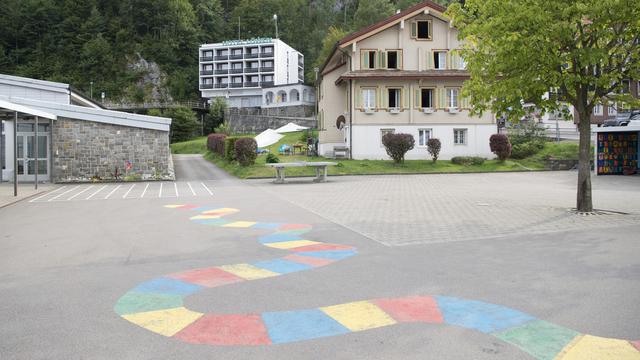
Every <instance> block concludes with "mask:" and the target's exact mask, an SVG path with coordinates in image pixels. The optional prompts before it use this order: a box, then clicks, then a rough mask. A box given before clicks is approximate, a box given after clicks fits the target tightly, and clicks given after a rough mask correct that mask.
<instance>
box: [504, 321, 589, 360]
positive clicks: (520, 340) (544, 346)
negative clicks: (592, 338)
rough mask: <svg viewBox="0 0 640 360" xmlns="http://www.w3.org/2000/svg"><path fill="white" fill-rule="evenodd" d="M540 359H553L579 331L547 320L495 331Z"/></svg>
mask: <svg viewBox="0 0 640 360" xmlns="http://www.w3.org/2000/svg"><path fill="white" fill-rule="evenodd" d="M493 335H495V336H496V337H497V338H499V339H502V340H504V341H506V342H508V343H511V344H513V345H515V346H517V347H519V348H520V349H522V350H523V351H525V352H527V353H529V354H531V355H533V357H534V358H536V359H539V360H553V359H555V357H556V355H558V353H559V352H560V351H562V349H564V347H565V346H566V345H567V344H568V343H569V342H571V340H573V339H574V338H575V337H576V336H578V335H580V334H579V333H578V332H576V331H573V330H571V329H567V328H565V327H562V326H558V325H555V324H552V323H549V322H546V321H542V320H535V321H531V322H528V323H526V324H524V325H521V326H518V327H515V328H511V329H508V330H505V331H502V332H499V333H494V334H493Z"/></svg>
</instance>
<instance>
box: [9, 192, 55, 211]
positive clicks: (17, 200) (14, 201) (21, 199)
mask: <svg viewBox="0 0 640 360" xmlns="http://www.w3.org/2000/svg"><path fill="white" fill-rule="evenodd" d="M51 190H54V189H49V190H42V191H38V192H37V193H35V194H31V195H29V196H27V197H23V198H19V199H16V200H13V201H10V202H8V203H6V204H3V205H0V209H4V208H6V207H9V206H11V205H13V204H17V203H19V202H21V201H24V200H29V199H31V198H33V197H36V196H38V195H40V194H44V193H46V192H48V191H51Z"/></svg>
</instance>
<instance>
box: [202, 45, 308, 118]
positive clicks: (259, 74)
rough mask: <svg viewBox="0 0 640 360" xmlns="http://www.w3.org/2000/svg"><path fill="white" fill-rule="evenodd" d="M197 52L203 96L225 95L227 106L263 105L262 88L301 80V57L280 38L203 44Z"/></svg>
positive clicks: (302, 71)
mask: <svg viewBox="0 0 640 360" xmlns="http://www.w3.org/2000/svg"><path fill="white" fill-rule="evenodd" d="M199 52H200V62H199V67H200V92H201V93H202V97H203V98H214V97H224V98H226V100H227V104H228V105H229V106H230V107H253V106H255V107H259V106H262V105H263V103H264V99H263V88H268V87H278V85H288V84H300V83H302V82H303V81H304V56H303V55H302V54H301V53H300V52H298V51H297V50H295V49H294V48H292V47H291V46H289V45H287V44H285V43H284V42H283V41H282V40H280V39H271V38H258V39H252V40H232V41H223V42H221V43H217V44H204V45H201V46H200V50H199ZM274 101H275V102H279V101H278V99H274Z"/></svg>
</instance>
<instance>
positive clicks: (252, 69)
mask: <svg viewBox="0 0 640 360" xmlns="http://www.w3.org/2000/svg"><path fill="white" fill-rule="evenodd" d="M258 69H259V68H258V67H246V68H244V72H245V73H257V72H258Z"/></svg>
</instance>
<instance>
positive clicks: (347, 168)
mask: <svg viewBox="0 0 640 360" xmlns="http://www.w3.org/2000/svg"><path fill="white" fill-rule="evenodd" d="M300 136H301V133H300V132H296V133H288V134H286V135H285V136H284V137H283V138H282V139H281V140H280V141H279V142H277V143H276V144H273V145H271V146H269V147H267V149H269V151H270V152H271V153H274V154H277V155H278V157H279V158H280V162H295V161H333V162H336V163H338V165H337V166H331V167H329V174H330V175H366V174H423V173H465V172H493V171H523V170H543V169H544V168H545V160H546V159H547V158H548V157H550V156H551V157H554V158H558V159H576V158H577V156H578V144H577V143H576V142H561V143H553V142H548V143H546V144H545V147H544V149H543V150H542V151H541V152H540V153H538V154H536V155H534V156H531V157H529V158H527V159H523V160H507V161H505V162H499V161H497V160H487V161H485V162H484V164H482V165H470V166H463V165H456V164H453V163H451V161H449V160H439V161H438V162H436V163H435V164H434V163H433V162H432V161H431V160H427V159H428V154H427V152H426V151H425V160H407V161H405V163H404V164H401V165H395V164H394V163H393V162H392V161H390V160H328V159H325V158H322V157H308V156H305V155H299V154H296V155H279V154H278V148H279V147H280V145H282V144H289V145H291V144H294V143H299V142H301V141H300ZM205 141H206V139H205V138H199V139H196V140H192V141H187V142H184V143H176V144H172V145H171V149H172V152H173V153H174V154H185V153H188V152H187V151H193V152H191V153H194V154H195V153H197V154H205V158H206V159H207V160H209V161H211V162H213V163H214V164H216V165H217V166H219V167H220V168H222V169H224V170H225V171H226V172H228V173H229V174H232V175H234V176H237V177H239V178H243V179H246V178H259V177H271V176H274V173H275V170H274V169H272V168H270V167H267V166H265V164H266V155H258V158H257V159H256V163H255V164H254V165H252V166H247V167H242V166H239V165H238V164H237V163H229V162H227V161H225V160H224V159H222V158H221V157H219V156H217V155H216V154H212V153H210V152H207V151H205V149H204V148H205ZM286 173H287V176H312V175H315V170H314V169H313V168H304V167H299V168H288V169H287V170H286Z"/></svg>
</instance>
